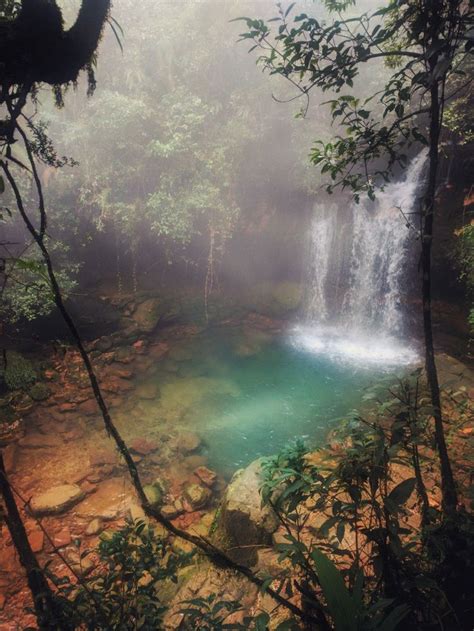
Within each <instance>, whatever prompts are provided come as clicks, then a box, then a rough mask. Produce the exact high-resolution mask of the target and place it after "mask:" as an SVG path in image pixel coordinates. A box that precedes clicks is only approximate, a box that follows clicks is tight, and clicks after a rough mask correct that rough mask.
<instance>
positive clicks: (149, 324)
mask: <svg viewBox="0 0 474 631" xmlns="http://www.w3.org/2000/svg"><path fill="white" fill-rule="evenodd" d="M162 311H163V306H162V303H161V300H160V299H159V298H148V299H147V300H144V301H143V302H142V303H140V304H139V305H138V307H137V308H136V309H135V311H134V312H133V315H132V319H133V321H134V322H135V324H136V325H137V327H138V328H139V329H140V331H142V332H143V333H152V332H153V331H154V329H155V328H156V326H157V325H158V322H159V321H160V318H161V316H162Z"/></svg>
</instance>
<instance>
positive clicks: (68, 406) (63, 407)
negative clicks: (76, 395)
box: [58, 402, 77, 414]
mask: <svg viewBox="0 0 474 631" xmlns="http://www.w3.org/2000/svg"><path fill="white" fill-rule="evenodd" d="M76 407H77V406H76V404H75V403H67V402H65V403H60V404H59V405H58V410H59V411H60V412H61V413H62V414H65V413H66V412H72V411H73V410H75V409H76Z"/></svg>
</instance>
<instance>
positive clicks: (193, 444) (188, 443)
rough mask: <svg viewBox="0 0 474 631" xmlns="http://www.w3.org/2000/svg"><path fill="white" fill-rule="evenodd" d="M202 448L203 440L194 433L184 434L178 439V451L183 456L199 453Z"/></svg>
mask: <svg viewBox="0 0 474 631" xmlns="http://www.w3.org/2000/svg"><path fill="white" fill-rule="evenodd" d="M200 446H201V439H200V438H199V436H198V435H197V434H195V433H194V432H183V433H182V434H180V435H179V437H178V445H177V447H178V450H179V451H180V452H181V453H183V454H190V453H192V452H193V451H197V450H198V449H199V447H200Z"/></svg>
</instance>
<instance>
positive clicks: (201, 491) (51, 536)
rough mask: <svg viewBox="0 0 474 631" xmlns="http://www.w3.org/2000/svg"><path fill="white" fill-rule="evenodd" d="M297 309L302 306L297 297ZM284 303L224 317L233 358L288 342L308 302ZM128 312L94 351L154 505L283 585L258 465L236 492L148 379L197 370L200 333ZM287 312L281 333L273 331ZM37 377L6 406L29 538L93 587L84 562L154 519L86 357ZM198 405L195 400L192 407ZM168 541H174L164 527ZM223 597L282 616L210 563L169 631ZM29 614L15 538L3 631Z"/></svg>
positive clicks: (5, 549)
mask: <svg viewBox="0 0 474 631" xmlns="http://www.w3.org/2000/svg"><path fill="white" fill-rule="evenodd" d="M294 296H296V298H297V292H296V291H295V292H294ZM285 300H286V303H285ZM285 300H283V299H282V300H281V301H280V304H279V311H278V309H277V308H276V306H274V314H273V317H272V316H271V315H270V314H269V313H268V312H267V313H258V312H256V311H251V312H246V313H243V314H241V315H240V316H239V317H234V318H230V317H227V316H228V314H225V316H224V317H222V318H221V319H220V320H216V322H215V325H216V326H219V325H225V326H227V327H232V326H234V327H237V326H238V327H244V330H245V331H246V335H245V336H244V337H240V338H239V343H238V345H237V346H236V348H235V352H236V353H240V354H242V355H247V354H252V353H257V352H258V351H259V349H260V347H261V345H262V344H265V343H266V340H267V339H271V337H272V336H274V335H277V334H278V333H279V332H280V331H281V330H282V327H283V325H284V316H288V314H289V313H291V312H293V311H294V309H295V308H296V307H297V305H298V304H299V303H298V299H294V300H293V302H292V301H291V300H290V299H289V298H288V296H286V298H285ZM276 304H277V303H276V302H275V305H276ZM285 304H286V307H285V306H284V305H285ZM122 307H123V308H124V312H125V314H126V315H125V316H124V322H122V327H121V329H120V331H119V332H117V333H114V334H113V335H111V336H107V337H101V338H99V339H97V340H94V341H93V342H91V343H89V349H88V350H89V351H90V353H91V357H92V359H93V362H94V368H95V369H96V371H97V374H98V376H99V380H100V384H101V387H102V389H103V391H104V393H105V397H106V401H107V404H108V405H109V406H110V409H111V411H112V414H113V415H114V419H116V422H117V425H118V427H119V429H120V431H121V432H122V433H123V436H124V438H125V440H126V442H127V444H128V446H129V448H130V451H131V452H132V454H133V458H134V460H135V462H136V464H137V466H138V469H139V472H140V475H141V477H142V480H143V482H144V484H145V485H146V486H145V491H146V493H147V496H148V497H149V499H150V501H152V502H153V503H156V504H157V505H159V506H160V507H161V510H162V512H163V514H164V515H165V516H166V517H168V519H171V520H173V523H175V524H176V525H177V526H178V527H179V528H182V529H186V530H189V532H192V533H193V534H198V535H199V534H201V535H206V536H208V535H209V533H210V532H211V531H212V534H213V537H215V541H216V543H218V544H219V545H222V547H224V548H225V549H226V550H227V552H228V554H229V555H230V556H235V558H236V559H237V560H239V561H240V562H243V563H246V564H248V565H250V566H253V567H256V568H258V569H259V570H262V571H263V570H265V571H268V572H271V573H272V574H273V573H274V572H279V571H281V567H279V564H278V563H277V561H276V556H275V553H274V552H273V550H272V547H271V545H272V542H274V541H275V540H278V536H279V534H278V523H277V522H276V521H275V516H274V515H272V513H271V511H268V510H264V509H262V508H261V504H260V496H259V484H260V478H259V471H258V467H259V463H258V461H256V462H254V463H252V464H251V465H250V466H249V467H247V468H246V469H245V470H243V471H239V472H237V473H236V474H235V475H234V477H233V478H232V480H231V481H230V483H229V484H227V481H226V480H225V479H224V478H223V477H222V476H221V475H219V474H218V473H217V472H215V471H213V470H212V469H210V468H209V467H208V462H207V459H206V456H205V453H203V449H202V448H203V442H202V439H201V437H200V436H199V435H198V434H197V433H195V432H194V431H189V430H183V429H182V428H180V429H177V427H176V423H175V421H176V420H177V419H178V417H179V414H182V410H181V408H180V406H179V405H178V403H177V398H178V399H179V398H180V397H182V391H179V390H177V391H176V392H174V391H173V392H171V391H170V388H169V387H168V390H167V385H166V379H164V382H163V384H164V385H163V386H160V387H158V386H157V385H156V378H155V377H154V378H153V379H150V372H151V373H152V374H153V375H154V373H153V371H154V370H156V367H157V366H159V370H160V371H161V373H160V374H162V375H164V376H165V375H166V374H169V375H174V374H176V372H177V371H178V370H185V366H186V362H187V360H188V359H189V351H188V348H187V346H188V344H189V343H191V342H192V339H193V337H194V336H196V335H197V334H199V333H200V331H202V327H201V326H200V325H196V324H188V323H184V324H183V323H181V324H180V323H174V324H173V323H172V319H173V317H172V315H170V316H169V323H168V326H167V327H166V328H164V329H162V330H160V334H159V335H156V334H155V331H156V330H157V327H158V325H159V323H160V322H163V318H164V317H165V316H164V315H163V305H162V303H161V302H160V301H159V300H158V299H156V298H152V297H145V299H143V300H142V301H140V302H138V303H137V304H134V303H127V304H126V305H125V306H124V305H122ZM285 309H286V310H285ZM270 311H271V309H270ZM277 312H278V313H279V314H280V316H281V317H280V319H275V314H276V313H277ZM166 317H167V316H166ZM438 364H439V368H440V378H441V381H442V382H446V381H451V382H453V388H454V390H456V388H464V390H463V393H466V389H467V394H468V395H469V394H470V395H473V396H474V373H473V372H472V371H471V370H470V369H469V368H468V367H466V366H464V365H463V364H462V363H461V362H459V361H457V360H455V359H453V358H451V357H449V356H447V355H441V356H438ZM38 366H39V367H38ZM36 371H37V377H39V378H37V379H36V381H35V383H33V384H32V385H31V387H30V388H29V390H28V394H26V393H25V392H24V391H20V390H19V391H18V392H14V393H13V396H12V397H10V399H9V400H8V401H7V403H5V401H4V402H3V409H8V419H7V422H5V423H3V426H2V436H1V441H2V442H1V444H2V446H3V448H4V459H5V465H6V469H7V473H8V474H9V477H10V478H11V481H12V484H13V485H14V488H15V490H17V491H18V498H20V499H19V503H20V504H21V503H23V504H24V506H23V508H22V513H23V516H24V519H25V525H26V529H27V533H28V537H29V540H30V543H31V545H32V548H33V551H34V552H35V553H37V555H38V558H39V560H40V563H42V564H44V563H46V562H47V561H50V562H51V566H50V568H51V570H52V571H53V572H54V573H55V574H56V575H58V576H61V575H70V574H71V568H72V569H73V570H74V571H75V572H77V573H79V574H84V573H88V572H90V571H91V569H92V568H93V567H94V555H90V556H88V557H87V559H86V561H81V551H82V550H83V549H84V548H87V549H93V548H94V547H96V546H97V543H98V541H99V537H100V536H101V535H102V534H103V533H104V532H106V531H111V530H113V529H116V528H118V527H120V526H121V525H123V524H124V521H125V519H126V518H128V517H132V518H134V519H137V518H143V517H144V514H143V511H142V509H141V507H140V506H139V504H138V502H137V500H136V498H135V496H134V492H133V488H132V486H131V483H130V481H129V478H128V472H127V471H126V469H125V466H124V463H123V462H121V459H120V457H119V455H118V453H117V452H116V451H115V450H114V448H113V446H112V444H111V441H110V440H109V439H108V438H107V437H106V435H105V432H104V430H103V429H102V422H101V419H100V416H99V414H98V409H97V405H96V402H95V400H94V399H93V398H92V396H91V392H90V388H89V384H88V381H87V375H86V374H85V372H84V369H83V367H82V362H81V359H80V356H79V354H78V353H77V352H76V351H74V350H72V349H70V348H66V349H65V350H63V349H61V350H60V351H58V350H56V351H51V352H50V354H49V355H48V356H46V357H44V358H43V359H42V360H41V362H40V363H39V364H37V367H36ZM188 377H189V379H191V380H193V379H194V380H195V382H191V385H194V390H193V389H192V388H191V391H192V392H195V394H194V395H193V396H195V397H197V396H198V394H196V393H198V392H199V390H200V389H201V388H203V387H204V388H206V387H208V388H211V389H216V388H217V389H219V388H221V389H222V388H224V385H223V384H222V383H215V382H211V383H209V378H207V377H205V376H202V375H192V374H191V375H189V376H188ZM206 379H207V381H206ZM456 384H457V385H456ZM188 386H189V383H188ZM225 387H227V386H225ZM224 392H225V390H224ZM160 397H161V398H162V399H163V400H165V401H166V404H167V407H166V410H165V411H166V414H164V416H163V418H161V419H153V422H152V423H150V425H149V426H143V425H139V424H138V421H140V420H141V419H142V418H143V415H144V414H146V413H147V407H146V406H147V402H148V401H154V400H156V399H159V398H160ZM195 400H196V399H195V398H194V399H193V398H192V396H191V397H190V401H189V402H190V406H191V407H192V405H193V402H194V401H195ZM179 404H180V405H181V404H182V401H181V400H180V401H179ZM163 409H164V408H163ZM4 418H5V417H4ZM158 421H159V422H158ZM472 432H473V430H472V424H467V425H466V426H465V427H463V428H461V430H460V433H459V432H457V433H456V436H460V437H461V440H472ZM461 447H462V448H461V449H460V456H459V458H458V460H459V462H460V464H459V466H460V467H461V470H462V471H465V475H466V476H468V469H467V470H466V466H467V465H468V462H467V460H466V459H465V454H464V451H465V449H464V447H463V446H462V445H461ZM428 456H431V457H434V454H428ZM427 462H428V460H427ZM430 486H431V489H430V493H431V501H432V502H433V505H434V506H436V505H437V504H438V505H439V489H438V487H437V483H436V481H433V483H431V482H430ZM157 530H158V531H159V532H160V534H163V535H164V536H168V533H166V532H164V531H163V529H162V528H161V527H158V529H157ZM78 540H79V541H80V542H81V543H80V545H79V546H78V545H77V541H78ZM170 543H171V544H172V545H173V546H175V547H177V549H183V550H188V549H189V548H190V546H189V544H187V543H186V542H182V541H180V540H174V541H173V540H172V538H171V540H170ZM224 585H225V590H226V594H227V595H228V596H234V597H235V599H236V600H241V601H242V603H243V604H244V607H245V608H247V609H248V610H250V609H252V608H253V607H257V606H258V607H259V608H262V609H263V610H265V609H266V608H267V607H270V608H273V603H272V602H266V601H267V600H268V597H266V596H264V595H262V594H259V593H257V590H256V589H254V588H249V585H248V583H247V582H246V581H244V579H241V578H240V577H236V576H233V575H232V576H231V575H229V573H228V572H225V571H219V570H216V569H215V568H212V567H210V566H209V565H208V563H207V562H206V561H205V560H203V559H201V558H199V557H198V558H197V560H196V562H195V564H194V566H193V569H192V571H189V572H187V573H183V576H182V577H181V578H180V581H179V582H178V585H177V587H176V589H175V592H174V593H170V594H169V595H168V599H169V601H170V603H171V607H170V613H169V615H168V624H169V628H170V629H171V628H176V627H175V626H173V624H175V622H176V618H175V616H176V615H177V614H176V603H178V602H179V601H181V600H183V599H186V598H189V597H192V596H194V595H196V594H197V593H199V594H206V593H211V592H210V590H211V589H214V590H216V589H217V593H218V591H219V589H221V590H222V589H223V586H224ZM216 586H217V587H216ZM219 586H220V587H219ZM29 604H30V595H29V592H28V590H27V589H26V586H25V581H24V575H23V571H22V568H21V566H20V564H19V561H18V559H17V557H16V554H15V551H14V548H13V545H12V542H11V540H10V538H9V535H8V533H7V530H6V526H5V525H3V526H2V537H1V542H0V624H1V625H2V629H5V631H14V630H16V629H19V628H25V627H26V626H28V625H29V624H32V625H33V624H34V618H33V617H32V616H30V615H28V614H25V615H24V617H22V618H21V621H19V620H20V618H19V612H23V611H24V609H25V607H26V606H28V605H29ZM239 615H240V614H239ZM236 616H237V618H238V615H236ZM19 624H21V625H22V626H18V625H19Z"/></svg>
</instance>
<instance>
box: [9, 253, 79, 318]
mask: <svg viewBox="0 0 474 631" xmlns="http://www.w3.org/2000/svg"><path fill="white" fill-rule="evenodd" d="M55 249H57V248H55ZM62 250H63V252H62V253H63V254H64V253H65V252H67V248H65V246H63V247H62ZM77 270H78V266H77V265H74V264H71V265H68V266H67V268H66V269H65V268H63V269H59V270H58V271H57V272H56V278H57V280H58V282H59V284H60V287H61V291H62V294H63V296H64V297H66V298H67V296H68V295H70V294H71V292H72V291H73V289H74V287H75V286H76V281H75V280H74V278H73V276H74V275H75V274H76V273H77ZM5 276H6V278H7V284H6V286H5V289H4V292H3V301H2V305H1V308H0V312H2V313H3V314H4V315H6V316H7V317H8V319H9V320H10V322H17V321H18V320H20V319H22V318H25V319H26V320H30V321H31V320H35V319H36V318H38V317H40V316H46V315H48V314H50V313H51V312H52V311H53V309H54V308H55V301H54V295H53V291H52V288H51V284H50V281H49V278H48V274H47V270H46V266H45V264H44V263H43V262H41V261H39V260H37V259H32V258H29V259H26V258H13V259H9V260H8V261H7V262H6V266H5Z"/></svg>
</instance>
